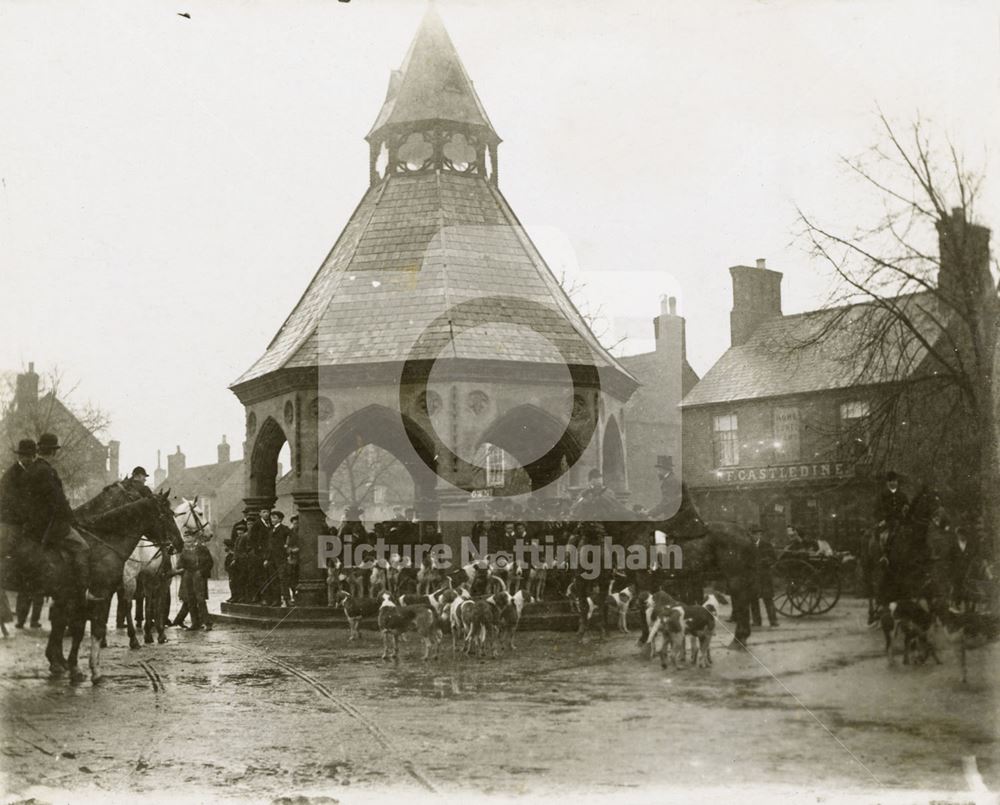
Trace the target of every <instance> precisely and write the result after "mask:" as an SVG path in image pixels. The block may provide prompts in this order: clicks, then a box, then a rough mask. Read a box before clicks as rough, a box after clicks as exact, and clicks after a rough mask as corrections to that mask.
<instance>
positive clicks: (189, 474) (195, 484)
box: [156, 459, 243, 499]
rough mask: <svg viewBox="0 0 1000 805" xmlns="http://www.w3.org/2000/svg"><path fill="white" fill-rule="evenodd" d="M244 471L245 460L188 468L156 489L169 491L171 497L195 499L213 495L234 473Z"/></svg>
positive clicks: (169, 477)
mask: <svg viewBox="0 0 1000 805" xmlns="http://www.w3.org/2000/svg"><path fill="white" fill-rule="evenodd" d="M242 471H243V460H242V459H238V460H237V461H227V462H225V463H224V464H203V465H202V466H200V467H187V468H186V469H185V470H183V471H182V472H181V473H180V474H179V475H178V474H177V473H174V474H172V475H168V476H167V478H166V479H165V480H164V481H163V483H161V484H160V485H159V486H158V487H156V491H157V492H162V491H164V490H167V489H169V490H170V495H171V497H175V498H188V499H193V498H194V497H195V496H196V495H213V494H215V492H216V491H217V490H218V489H219V487H220V486H222V485H223V484H224V483H225V482H226V481H228V480H229V479H230V478H231V477H232V475H233V473H234V472H242Z"/></svg>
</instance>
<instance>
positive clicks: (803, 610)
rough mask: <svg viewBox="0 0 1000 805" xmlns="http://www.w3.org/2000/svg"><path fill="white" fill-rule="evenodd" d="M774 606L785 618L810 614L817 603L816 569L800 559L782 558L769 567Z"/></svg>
mask: <svg viewBox="0 0 1000 805" xmlns="http://www.w3.org/2000/svg"><path fill="white" fill-rule="evenodd" d="M771 573H772V577H773V581H774V606H775V608H776V609H777V610H778V612H780V613H781V614H782V615H784V616H785V617H786V618H801V617H802V616H804V615H808V614H810V613H811V612H812V611H813V610H814V609H815V608H816V606H817V604H818V603H819V584H818V580H817V577H816V576H817V574H816V570H815V569H814V568H813V567H812V565H810V564H809V563H808V562H804V561H803V560H801V559H782V560H779V561H778V562H776V563H775V565H774V567H772V568H771Z"/></svg>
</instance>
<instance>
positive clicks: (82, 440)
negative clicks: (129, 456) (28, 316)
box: [0, 363, 120, 506]
mask: <svg viewBox="0 0 1000 805" xmlns="http://www.w3.org/2000/svg"><path fill="white" fill-rule="evenodd" d="M96 419H98V417H95V420H96ZM93 426H94V423H90V424H89V425H88V423H87V422H85V421H81V419H80V418H79V417H78V416H77V415H76V414H75V413H73V411H71V410H70V409H69V408H68V407H67V406H66V405H65V404H64V403H63V402H62V401H61V400H59V399H58V398H57V397H56V394H55V392H53V391H48V392H46V393H45V394H40V393H39V376H38V374H37V373H36V372H35V365H34V364H33V363H29V364H28V371H27V372H22V373H21V374H19V375H17V380H16V385H15V389H14V395H13V397H12V399H11V400H10V403H9V404H8V405H7V407H6V410H5V411H4V412H3V421H2V423H0V428H2V430H3V433H4V435H5V437H6V441H7V443H8V445H10V446H11V447H13V446H14V445H16V444H17V442H18V441H19V440H20V439H36V440H37V439H38V437H39V436H41V434H43V433H54V434H55V435H56V436H58V437H59V443H60V444H61V445H62V448H63V449H62V451H61V452H60V455H59V465H58V469H59V475H60V477H61V478H62V480H63V485H64V486H65V488H66V496H67V497H68V498H69V501H70V503H71V504H73V505H74V506H78V505H79V504H81V503H84V502H85V501H87V500H90V498H92V497H94V496H95V495H96V494H97V493H98V492H100V491H101V489H103V488H104V487H105V486H106V485H107V484H109V483H112V482H114V481H116V480H118V479H119V475H118V472H119V467H118V455H119V449H120V444H119V442H117V441H114V440H111V441H109V442H108V443H107V444H104V443H103V442H101V440H100V439H98V438H97V436H96V435H95V434H94V433H93V432H92V428H93Z"/></svg>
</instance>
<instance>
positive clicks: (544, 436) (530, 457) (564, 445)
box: [479, 404, 583, 489]
mask: <svg viewBox="0 0 1000 805" xmlns="http://www.w3.org/2000/svg"><path fill="white" fill-rule="evenodd" d="M487 442H488V443H490V444H495V445H496V446H497V447H501V448H503V449H504V450H506V451H507V452H508V453H510V455H512V456H513V457H514V458H515V459H517V461H518V462H519V463H520V464H521V466H522V467H523V468H524V470H525V472H527V473H528V476H529V477H530V478H531V488H532V489H541V488H542V487H545V486H548V485H549V484H551V483H553V482H554V481H556V480H557V479H558V478H559V477H560V476H561V475H562V473H563V471H564V467H563V464H562V461H563V459H565V461H566V465H567V466H569V467H572V466H573V465H574V464H576V462H577V461H579V460H580V456H582V455H583V446H581V445H580V443H579V441H578V440H577V439H576V437H575V436H574V435H573V434H572V433H571V432H570V431H569V430H568V429H567V428H566V425H565V423H563V422H560V421H559V420H558V419H556V418H555V417H554V416H552V414H550V413H549V412H547V411H544V410H543V409H541V408H539V407H538V406H535V405H529V404H525V405H519V406H517V407H516V408H512V409H511V410H509V411H507V412H506V413H504V414H502V415H501V416H499V417H498V418H497V419H496V420H494V421H493V422H492V423H491V424H490V426H489V427H488V428H487V429H486V430H485V431H484V432H483V434H482V436H481V437H480V439H479V444H484V443H487ZM539 445H544V446H549V445H553V446H554V449H551V450H549V451H548V452H547V453H546V454H545V455H544V456H542V457H541V458H537V455H538V448H539Z"/></svg>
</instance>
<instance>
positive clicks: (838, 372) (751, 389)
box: [681, 293, 939, 408]
mask: <svg viewBox="0 0 1000 805" xmlns="http://www.w3.org/2000/svg"><path fill="white" fill-rule="evenodd" d="M896 301H897V304H898V305H899V307H900V308H901V309H902V310H903V311H905V314H906V315H907V316H908V317H910V318H911V319H912V321H913V322H914V323H915V326H916V327H917V329H918V330H920V331H921V332H923V333H925V334H926V336H927V339H928V340H929V341H930V342H931V343H933V340H934V339H935V338H936V336H937V334H938V333H939V330H938V325H937V324H935V322H934V319H935V318H936V317H937V315H936V313H937V311H936V309H937V303H936V297H935V296H934V295H933V294H930V293H919V294H911V295H907V296H904V297H899V298H898V299H897V300H896ZM872 316H874V317H889V316H890V314H889V313H888V312H886V311H884V310H881V309H879V308H877V307H875V306H874V303H864V304H858V305H852V306H849V307H846V308H844V307H840V308H829V309H826V310H814V311H809V312H807V313H799V314H796V315H791V316H777V317H775V318H772V319H769V320H767V321H765V322H764V323H763V324H761V325H760V326H759V327H758V328H757V329H756V330H755V331H754V333H753V335H752V336H751V337H750V339H749V340H748V341H747V342H746V343H745V344H742V345H740V346H737V347H730V348H729V349H728V350H727V351H726V352H725V354H723V356H722V357H721V358H719V360H718V361H716V363H715V365H714V366H713V367H712V368H711V369H709V370H708V372H707V373H706V374H705V376H704V377H703V378H702V379H701V380H700V381H699V382H698V384H697V385H696V386H695V387H694V388H693V389H692V390H691V393H690V394H688V395H687V396H686V397H685V398H684V400H683V401H682V402H681V405H682V406H683V407H686V408H689V407H692V406H696V405H711V404H716V403H726V402H735V401H737V400H751V399H758V398H762V397H776V396H781V395H788V394H804V393H808V392H814V391H825V390H830V389H839V388H850V387H852V386H858V385H870V384H877V383H885V382H889V381H892V380H898V379H899V378H900V377H906V376H908V375H910V374H912V372H913V371H914V370H915V369H916V368H917V367H918V366H919V365H920V364H921V362H922V361H923V360H924V358H925V357H926V354H927V350H926V348H925V347H923V346H922V345H921V343H920V342H919V340H918V339H916V338H912V337H909V338H907V337H903V336H900V337H894V338H886V339H885V340H884V341H883V342H882V345H881V348H880V353H879V354H878V355H877V357H876V359H875V360H871V361H865V358H866V357H868V356H870V355H871V350H870V349H866V348H865V347H864V346H863V341H865V340H866V339H867V338H868V337H869V334H870V333H872V332H873V329H872V327H873V325H872V321H873V319H872V318H870V317H872ZM883 321H888V319H887V318H886V319H883ZM897 326H898V325H897Z"/></svg>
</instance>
